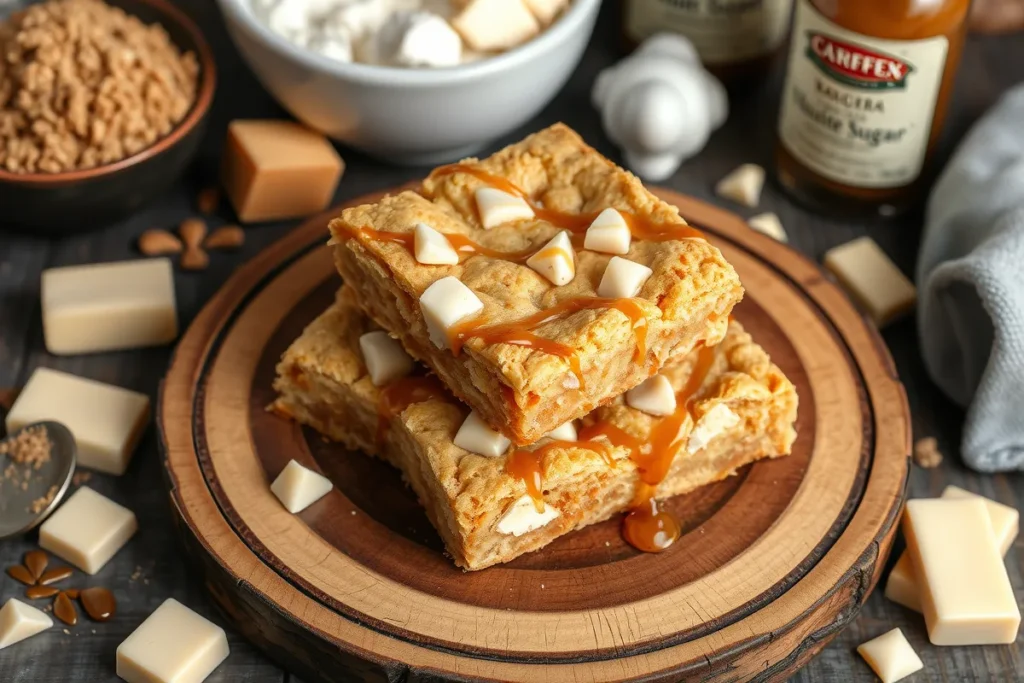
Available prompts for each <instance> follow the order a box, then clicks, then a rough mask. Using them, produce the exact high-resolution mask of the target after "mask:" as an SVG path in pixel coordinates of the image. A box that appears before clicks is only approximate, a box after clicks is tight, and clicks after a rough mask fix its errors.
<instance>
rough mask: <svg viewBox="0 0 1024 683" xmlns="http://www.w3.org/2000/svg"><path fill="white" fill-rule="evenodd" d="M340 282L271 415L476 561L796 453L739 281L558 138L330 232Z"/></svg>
mask: <svg viewBox="0 0 1024 683" xmlns="http://www.w3.org/2000/svg"><path fill="white" fill-rule="evenodd" d="M330 230H331V235H332V237H331V241H330V244H331V245H332V248H333V249H334V254H335V261H336V263H337V267H338V270H339V271H340V273H341V275H342V278H343V280H344V283H345V284H344V286H343V287H342V288H341V290H340V291H339V292H338V295H337V297H336V300H335V302H334V304H333V305H332V306H331V307H330V308H329V309H328V310H327V311H325V312H324V313H323V314H322V315H321V316H320V317H319V318H317V319H316V320H315V321H313V322H312V323H311V324H310V325H309V326H308V327H307V328H306V329H305V331H304V332H303V334H302V336H301V337H300V338H299V339H297V340H296V341H295V342H294V343H293V344H292V345H291V347H290V348H289V349H288V350H287V351H286V352H285V354H284V356H283V358H282V360H281V363H280V364H279V366H278V378H277V381H276V383H275V388H276V389H277V391H278V394H279V397H278V399H277V401H276V402H275V404H274V406H273V407H274V409H275V410H276V411H277V412H279V413H280V414H283V415H286V416H289V417H292V418H294V419H296V420H298V421H300V422H302V423H305V424H308V425H310V426H311V427H313V428H314V429H316V430H318V431H319V432H321V433H322V434H324V435H325V436H327V437H329V438H331V439H335V440H337V441H340V442H342V443H344V444H345V445H347V446H348V447H350V448H352V449H358V450H362V451H364V452H366V453H368V454H371V455H375V456H378V457H381V458H383V459H384V460H386V461H388V462H389V463H391V464H393V465H394V466H396V467H397V468H398V469H400V470H401V472H402V474H403V476H404V478H405V479H406V481H407V482H408V483H409V485H410V486H411V487H412V489H413V491H414V492H415V493H416V495H417V496H418V498H419V500H420V501H421V503H422V504H423V506H424V507H425V508H426V511H427V514H428V516H429V517H430V520H431V522H432V523H433V525H434V526H435V527H436V528H437V530H438V533H439V534H440V535H441V537H442V539H443V540H444V543H445V545H446V547H447V548H448V550H449V552H450V553H451V555H452V557H453V558H454V560H455V562H456V563H457V564H458V565H459V566H461V567H464V568H466V569H481V568H484V567H488V566H490V565H493V564H496V563H501V562H507V561H509V560H511V559H512V558H514V557H517V556H519V555H521V554H523V553H526V552H530V551H533V550H537V549H538V548H541V547H543V546H544V545H546V544H548V543H550V542H551V541H552V540H554V539H555V538H557V537H559V536H561V535H563V534H565V533H568V532H570V531H572V530H573V529H577V528H580V527H583V526H586V525H588V524H593V523H596V522H599V521H602V520H605V519H608V518H609V517H611V516H612V515H615V514H619V513H622V512H626V513H627V515H626V517H625V518H624V524H623V532H624V534H625V536H626V538H627V540H628V541H629V542H630V543H632V544H633V545H635V546H636V547H638V548H640V549H641V550H648V551H658V550H663V549H665V548H667V547H668V546H670V545H671V543H672V542H673V541H674V540H675V538H676V536H677V535H678V533H679V527H678V523H677V522H676V521H675V520H674V519H673V518H672V517H671V516H670V515H668V514H667V513H665V512H664V511H662V510H661V509H660V508H659V506H658V501H659V500H663V499H664V498H666V497H668V496H673V495H677V494H680V493H683V492H686V491H690V490H692V489H694V488H696V487H699V486H702V485H705V484H708V483H710V482H713V481H717V480H719V479H722V478H724V477H727V476H729V475H731V474H733V473H734V472H735V471H736V470H737V469H738V468H740V467H742V466H743V465H746V464H748V463H750V462H753V461H755V460H758V459H760V458H765V457H775V456H779V455H784V454H786V453H788V452H789V450H790V448H791V445H792V442H793V439H794V437H795V433H794V430H793V423H794V420H795V418H796V409H797V397H796V392H795V390H794V388H793V385H792V384H791V383H790V382H789V380H787V379H786V377H785V376H784V375H783V374H782V372H781V371H780V370H779V368H778V367H776V366H775V365H774V364H772V362H771V360H770V359H769V358H768V355H767V354H766V353H765V352H764V350H763V349H761V347H759V346H758V345H757V344H756V343H754V341H753V340H752V339H751V338H750V335H749V334H747V333H746V332H745V331H744V330H743V328H742V326H741V325H740V324H739V323H738V322H736V321H735V320H733V319H732V316H731V315H730V313H731V311H732V308H733V306H735V305H736V303H737V302H738V301H739V300H740V299H741V297H742V295H743V289H742V287H741V285H740V282H739V278H738V276H737V275H736V272H735V271H734V270H733V268H732V267H731V266H730V265H729V264H728V263H727V262H726V261H725V260H724V258H723V257H722V254H721V253H720V252H719V250H718V249H717V248H715V247H714V246H713V245H712V244H711V243H709V242H708V241H707V240H706V239H704V237H703V235H701V234H700V233H699V232H698V231H696V230H694V229H693V228H691V227H690V226H688V225H687V224H686V222H685V221H684V220H683V219H682V218H681V217H680V216H679V214H678V211H677V210H676V209H675V208H674V207H672V206H670V205H668V204H666V203H665V202H663V201H661V200H659V199H658V198H657V197H655V196H654V195H652V194H651V193H650V192H648V191H647V190H646V189H644V187H643V186H642V185H641V183H640V182H639V181H638V180H637V179H636V178H635V177H634V176H632V175H631V174H629V173H627V172H625V171H623V170H622V169H620V168H618V167H616V166H615V165H614V164H612V163H611V162H609V161H608V160H607V159H605V158H604V157H602V156H601V155H600V154H599V153H597V152H596V151H595V150H593V149H592V148H590V147H588V146H587V145H586V144H584V143H583V141H582V140H581V139H580V138H579V137H578V136H577V135H576V134H575V133H573V132H572V131H571V130H569V129H568V128H566V127H565V126H562V125H556V126H553V127H551V128H548V129H546V130H544V131H541V132H539V133H537V134H535V135H532V136H530V137H528V138H526V139H525V140H523V141H522V142H519V143H517V144H514V145H511V146H510V147H507V148H505V149H504V150H502V151H500V152H498V153H496V154H494V155H493V156H491V157H489V158H487V159H484V160H480V161H478V160H467V161H464V162H461V163H459V164H455V165H452V166H445V167H441V168H438V169H436V170H435V171H434V172H433V173H431V175H430V176H429V177H428V178H427V179H426V181H424V183H423V186H422V188H420V189H419V191H416V192H413V191H407V192H402V193H399V194H396V195H391V196H387V197H385V198H384V199H382V200H381V201H379V202H378V203H376V204H372V205H365V206H358V207H354V208H350V209H346V210H345V211H343V212H342V214H341V216H340V217H339V218H337V219H335V220H334V221H332V223H331V225H330Z"/></svg>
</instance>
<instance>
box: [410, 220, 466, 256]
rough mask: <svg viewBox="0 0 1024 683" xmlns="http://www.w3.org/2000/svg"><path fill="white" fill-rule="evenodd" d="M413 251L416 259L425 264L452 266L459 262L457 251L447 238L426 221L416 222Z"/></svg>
mask: <svg viewBox="0 0 1024 683" xmlns="http://www.w3.org/2000/svg"><path fill="white" fill-rule="evenodd" d="M413 251H414V252H415V255H416V261H417V262H418V263H422V264H424V265H427V266H442V265H443V266H454V265H455V264H457V263H458V262H459V253H458V252H457V251H455V249H454V248H453V247H452V244H451V242H449V241H448V238H447V237H445V236H444V235H443V234H442V233H440V232H438V231H437V230H434V229H433V228H432V227H430V226H429V225H427V224H426V223H417V224H416V228H415V230H414V232H413Z"/></svg>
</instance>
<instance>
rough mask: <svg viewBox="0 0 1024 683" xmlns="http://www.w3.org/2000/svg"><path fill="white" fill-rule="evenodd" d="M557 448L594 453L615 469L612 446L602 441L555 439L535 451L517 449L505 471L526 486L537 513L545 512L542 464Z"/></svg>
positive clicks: (510, 457) (510, 456)
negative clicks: (588, 441)
mask: <svg viewBox="0 0 1024 683" xmlns="http://www.w3.org/2000/svg"><path fill="white" fill-rule="evenodd" d="M556 448H584V449H586V450H589V451H594V452H595V453H597V454H599V455H600V456H601V457H602V458H604V461H605V462H606V463H607V464H608V466H609V467H615V459H614V458H613V457H612V449H611V446H609V444H606V443H602V442H600V441H596V442H593V443H586V442H581V441H562V440H559V439H553V440H551V441H549V442H547V443H546V444H544V445H542V446H538V447H537V448H535V449H533V450H527V449H525V448H517V449H515V450H514V451H512V452H511V453H510V454H509V456H508V459H507V460H506V461H505V471H506V472H508V474H509V475H511V476H512V477H514V478H516V479H518V480H520V481H521V482H523V483H524V484H525V485H526V493H527V494H529V496H530V498H532V499H533V505H534V507H535V508H536V509H537V512H544V471H543V466H542V462H543V459H544V456H545V455H547V453H548V452H549V451H552V450H554V449H556Z"/></svg>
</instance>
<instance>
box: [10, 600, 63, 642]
mask: <svg viewBox="0 0 1024 683" xmlns="http://www.w3.org/2000/svg"><path fill="white" fill-rule="evenodd" d="M51 626H53V619H51V618H50V617H48V616H47V615H46V613H45V612H43V611H42V610H38V609H36V608H35V607H32V606H31V605H26V604H25V603H23V602H22V601H21V600H17V599H15V598H11V599H9V600H8V601H7V602H6V604H4V606H3V609H0V650H2V649H4V648H5V647H7V646H9V645H14V644H15V643H20V642H21V641H23V640H25V639H26V638H31V637H32V636H34V635H37V634H39V633H42V632H43V631H45V630H46V629H48V628H50V627H51Z"/></svg>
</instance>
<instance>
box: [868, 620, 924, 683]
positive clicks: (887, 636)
mask: <svg viewBox="0 0 1024 683" xmlns="http://www.w3.org/2000/svg"><path fill="white" fill-rule="evenodd" d="M857 653H858V654H859V655H860V656H861V657H863V658H864V661H865V662H867V663H868V666H870V667H871V669H872V670H873V671H874V672H875V673H876V674H877V675H878V677H879V678H880V679H882V683H896V681H900V680H903V679H904V678H906V677H907V676H909V675H910V674H912V673H914V672H915V671H920V670H921V669H923V668H924V664H923V663H922V662H921V658H920V657H918V656H917V653H916V652H914V648H912V647H910V643H908V642H907V638H906V636H904V635H903V631H901V630H899V629H898V628H894V629H893V630H891V631H889V632H888V633H883V634H882V635H880V636H878V637H877V638H874V639H872V640H869V641H868V642H866V643H862V644H861V645H859V646H858V647H857Z"/></svg>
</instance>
